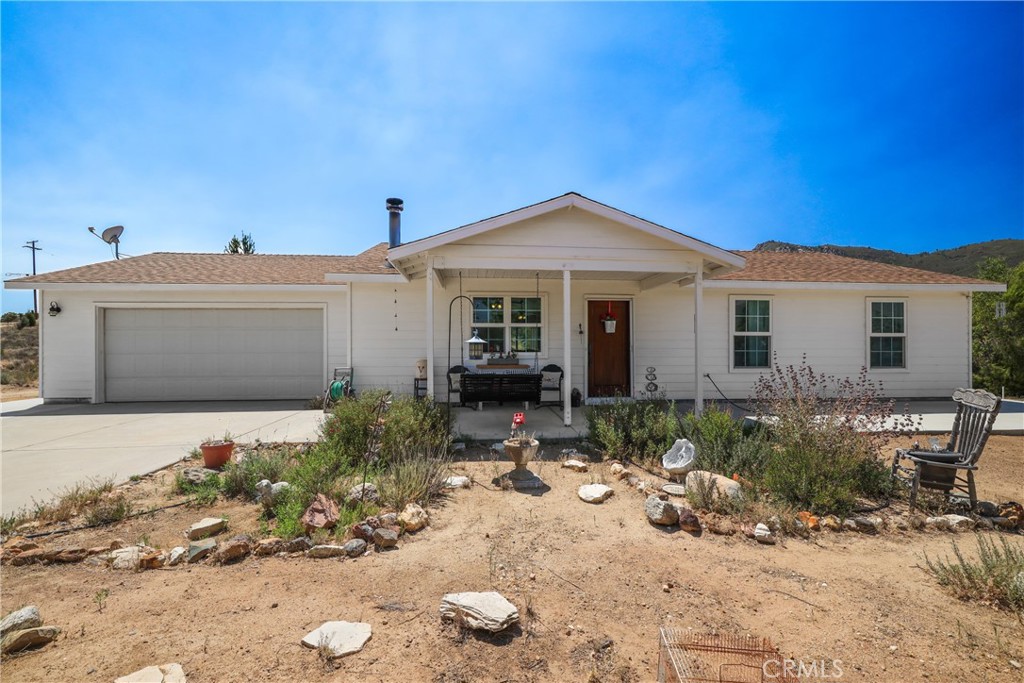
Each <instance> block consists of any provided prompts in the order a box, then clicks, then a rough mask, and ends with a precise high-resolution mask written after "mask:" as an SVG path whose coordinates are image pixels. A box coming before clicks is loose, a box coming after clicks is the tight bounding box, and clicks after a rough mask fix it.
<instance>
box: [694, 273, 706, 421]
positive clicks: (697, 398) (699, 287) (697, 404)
mask: <svg viewBox="0 0 1024 683" xmlns="http://www.w3.org/2000/svg"><path fill="white" fill-rule="evenodd" d="M703 326H704V259H700V261H699V262H698V263H697V273H696V274H695V275H694V276H693V382H694V390H693V414H694V415H698V416H699V415H700V414H701V412H703V411H704V357H703V353H704V350H703V349H702V348H701V343H700V333H701V328H702V327H703Z"/></svg>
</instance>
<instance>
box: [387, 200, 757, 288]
mask: <svg viewBox="0 0 1024 683" xmlns="http://www.w3.org/2000/svg"><path fill="white" fill-rule="evenodd" d="M570 206H575V207H578V208H581V209H583V210H585V211H589V212H590V213H593V214H596V215H598V216H601V217H602V218H607V219H608V220H611V221H615V222H617V223H622V224H623V225H628V226H629V227H631V228H635V229H637V230H640V231H641V232H645V233H647V234H649V235H653V236H655V237H660V238H662V239H664V240H667V241H669V242H672V243H674V244H678V245H679V246H682V247H685V248H686V249H689V250H692V251H696V252H697V253H699V254H701V255H703V256H704V257H706V258H709V259H711V260H713V261H716V262H718V263H721V264H723V266H726V267H730V268H729V269H730V270H738V269H740V268H742V267H743V266H745V265H746V263H747V262H746V259H744V258H743V257H742V256H740V255H739V254H734V253H732V252H731V251H726V250H725V249H720V248H719V247H715V246H712V245H710V244H707V243H706V242H701V241H700V240H698V239H694V238H693V237H688V236H686V235H683V234H682V233H678V232H676V231H675V230H669V229H668V228H666V227H664V226H661V225H658V224H656V223H651V222H650V221H645V220H644V219H642V218H637V217H636V216H633V215H631V214H628V213H625V212H623V211H619V210H618V209H613V208H612V207H610V206H605V205H604V204H599V203H598V202H595V201H593V200H592V199H587V198H586V197H582V196H579V195H563V196H561V197H555V198H554V199H550V200H548V201H546V202H541V203H540V204H534V205H533V206H528V207H526V208H523V209H518V210H516V211H511V212H509V213H505V214H502V215H500V216H495V217H494V218H488V219H487V220H483V221H480V222H478V223H470V224H469V225H465V226H462V227H461V228H455V229H454V230H449V231H447V232H443V233H440V234H438V235H434V236H432V237H425V238H423V239H420V240H416V241H415V242H410V243H408V244H401V245H399V246H397V247H394V248H393V249H388V259H389V260H391V261H392V262H395V261H397V260H401V259H405V258H408V257H410V256H414V255H416V254H419V253H421V252H424V251H427V250H429V249H433V248H436V247H440V246H444V245H445V244H451V243H452V242H457V241H459V240H464V239H466V238H469V237H473V236H475V235H479V234H481V233H485V232H488V231H490V230H494V229H495V228H500V227H503V226H506V225H511V224H513V223H519V222H520V221H524V220H528V219H530V218H535V217H537V216H542V215H544V214H546V213H551V212H552V211H557V210H559V209H564V208H566V207H570ZM396 265H397V264H396Z"/></svg>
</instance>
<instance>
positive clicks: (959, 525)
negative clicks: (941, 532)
mask: <svg viewBox="0 0 1024 683" xmlns="http://www.w3.org/2000/svg"><path fill="white" fill-rule="evenodd" d="M943 516H944V517H945V518H946V520H947V522H948V523H949V529H950V531H955V532H957V533H963V532H965V531H971V530H972V529H973V528H974V520H973V519H971V518H970V517H963V516H962V515H943Z"/></svg>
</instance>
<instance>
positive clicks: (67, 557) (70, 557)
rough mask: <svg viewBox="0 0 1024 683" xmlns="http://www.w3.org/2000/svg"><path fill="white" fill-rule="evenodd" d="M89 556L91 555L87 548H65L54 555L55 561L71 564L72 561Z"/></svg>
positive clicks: (78, 560) (79, 560)
mask: <svg viewBox="0 0 1024 683" xmlns="http://www.w3.org/2000/svg"><path fill="white" fill-rule="evenodd" d="M87 557H89V550H88V549H87V548H64V549H63V550H61V551H60V552H58V553H57V554H56V555H55V556H54V558H53V561H54V562H62V563H65V564H70V563H72V562H81V561H82V560H84V559H85V558H87Z"/></svg>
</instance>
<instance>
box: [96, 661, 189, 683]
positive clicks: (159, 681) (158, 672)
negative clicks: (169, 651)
mask: <svg viewBox="0 0 1024 683" xmlns="http://www.w3.org/2000/svg"><path fill="white" fill-rule="evenodd" d="M114 683H186V681H185V670H184V669H182V668H181V664H177V663H172V664H161V665H160V666H147V667H146V668H145V669H139V670H138V671H136V672H135V673H130V674H128V675H127V676H121V677H120V678H118V679H116V680H115V681H114Z"/></svg>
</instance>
